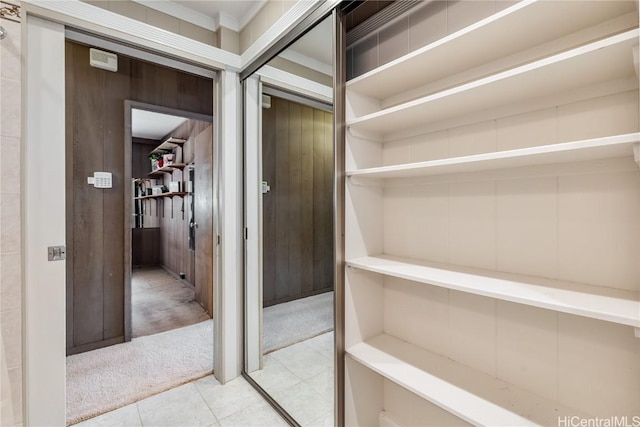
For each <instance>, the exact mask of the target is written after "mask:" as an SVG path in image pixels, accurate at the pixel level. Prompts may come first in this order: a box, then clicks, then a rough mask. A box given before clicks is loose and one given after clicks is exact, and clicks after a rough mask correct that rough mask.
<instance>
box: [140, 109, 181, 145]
mask: <svg viewBox="0 0 640 427" xmlns="http://www.w3.org/2000/svg"><path fill="white" fill-rule="evenodd" d="M187 120H188V119H186V118H184V117H178V116H170V115H168V114H160V113H154V112H151V111H145V110H136V109H132V110H131V136H133V137H134V138H146V139H153V140H160V139H161V138H164V137H165V136H167V135H168V134H169V132H171V131H172V130H174V129H175V128H177V127H178V126H180V125H181V124H182V123H184V122H186V121H187Z"/></svg>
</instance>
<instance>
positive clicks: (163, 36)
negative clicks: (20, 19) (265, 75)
mask: <svg viewBox="0 0 640 427" xmlns="http://www.w3.org/2000/svg"><path fill="white" fill-rule="evenodd" d="M22 6H23V9H25V11H26V13H29V14H32V15H34V16H40V17H42V18H45V19H50V20H52V21H55V22H60V23H62V24H65V25H68V26H71V27H73V28H76V29H79V30H84V31H88V32H90V33H93V34H97V35H102V36H105V37H109V38H111V39H114V40H118V41H121V42H124V43H127V44H132V43H133V44H135V45H138V46H141V47H144V48H147V49H151V50H152V51H155V52H158V53H161V54H163V55H169V56H173V57H177V58H181V59H186V60H190V61H193V62H194V63H196V64H198V65H201V66H205V67H211V68H217V69H223V70H224V69H226V70H232V71H238V70H240V67H241V58H240V56H239V55H236V54H235V53H232V52H228V51H226V50H222V49H219V48H217V47H213V46H210V45H208V44H205V43H201V42H198V41H196V40H193V39H190V38H188V37H184V36H181V35H178V34H175V33H172V32H169V31H166V30H163V29H161V28H157V27H154V26H152V25H149V24H145V23H144V22H140V21H136V20H134V19H131V18H127V17H125V16H122V15H119V14H117V13H114V12H110V11H108V10H105V9H102V8H99V7H96V6H93V5H91V4H89V3H85V2H82V1H80V0H58V1H48V0H23V1H22Z"/></svg>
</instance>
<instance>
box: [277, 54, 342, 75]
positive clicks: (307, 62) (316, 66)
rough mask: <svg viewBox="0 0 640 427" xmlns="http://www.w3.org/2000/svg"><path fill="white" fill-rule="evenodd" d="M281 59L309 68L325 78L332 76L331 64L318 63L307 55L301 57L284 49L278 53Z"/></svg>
mask: <svg viewBox="0 0 640 427" xmlns="http://www.w3.org/2000/svg"><path fill="white" fill-rule="evenodd" d="M278 56H280V57H281V58H284V59H287V60H289V61H291V62H295V63H296V64H299V65H302V66H303V67H307V68H311V69H312V70H315V71H317V72H319V73H322V74H326V75H327V76H333V66H332V65H331V64H325V63H324V62H322V61H318V60H317V59H315V58H310V57H308V56H307V55H303V54H301V53H300V52H296V51H294V50H291V49H286V50H284V51H283V52H281V53H280V55H278Z"/></svg>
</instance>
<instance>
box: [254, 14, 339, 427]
mask: <svg viewBox="0 0 640 427" xmlns="http://www.w3.org/2000/svg"><path fill="white" fill-rule="evenodd" d="M332 73H333V26H332V18H331V17H327V18H325V19H324V20H323V21H321V22H320V23H318V24H317V25H316V26H315V27H314V28H313V29H312V30H310V31H309V32H307V33H306V34H305V35H304V36H302V38H300V39H299V40H298V41H296V42H295V43H294V44H292V45H291V46H289V47H288V48H287V49H285V50H284V51H283V52H281V53H280V54H279V55H277V56H276V57H275V58H273V59H272V60H271V61H269V62H268V63H267V64H266V65H264V66H263V67H261V68H260V69H258V70H257V72H256V73H255V74H254V75H252V76H250V77H249V78H248V79H247V80H246V81H245V125H246V129H245V144H246V146H245V150H246V158H245V162H246V164H245V169H246V177H245V181H246V182H247V183H248V184H246V188H245V206H246V209H245V212H246V222H247V228H248V230H249V238H248V246H247V252H246V255H247V259H246V281H247V283H246V292H245V296H246V304H245V307H246V313H245V325H246V331H245V337H246V346H245V371H246V372H247V373H248V375H249V376H250V377H251V378H252V379H253V380H254V381H255V382H256V383H257V384H258V385H259V386H260V387H261V388H262V389H263V390H264V391H265V392H266V393H267V394H269V395H270V396H271V397H272V398H273V399H274V400H275V401H276V402H277V403H278V404H279V405H280V406H281V407H282V408H283V409H284V410H285V411H286V412H287V413H288V414H289V415H290V416H291V417H292V418H293V419H294V420H295V421H296V422H297V423H298V424H300V425H334V394H335V390H334V382H335V381H334V378H335V375H334V372H335V367H334V341H335V335H334V319H335V316H334V292H333V290H334V273H335V272H334V264H335V256H334V241H333V236H334V223H333V218H334V214H333V209H334V207H333V200H334V197H333V196H334V195H333V191H334V129H333V126H334V119H333V100H332V97H333V75H332ZM251 230H257V231H256V234H255V235H252V234H251Z"/></svg>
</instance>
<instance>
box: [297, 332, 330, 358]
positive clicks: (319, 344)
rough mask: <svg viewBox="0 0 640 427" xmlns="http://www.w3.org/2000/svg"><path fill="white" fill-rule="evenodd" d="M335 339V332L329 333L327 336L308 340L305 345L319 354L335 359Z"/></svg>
mask: <svg viewBox="0 0 640 427" xmlns="http://www.w3.org/2000/svg"><path fill="white" fill-rule="evenodd" d="M334 337H335V336H334V334H333V332H327V333H326V334H322V335H318V336H317V337H313V338H311V339H308V340H306V341H305V342H304V343H305V344H307V345H308V346H309V347H311V348H312V349H314V350H316V351H318V352H319V353H322V354H323V355H324V356H326V357H328V358H330V359H333V357H334V350H333V349H334V339H335V338H334Z"/></svg>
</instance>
